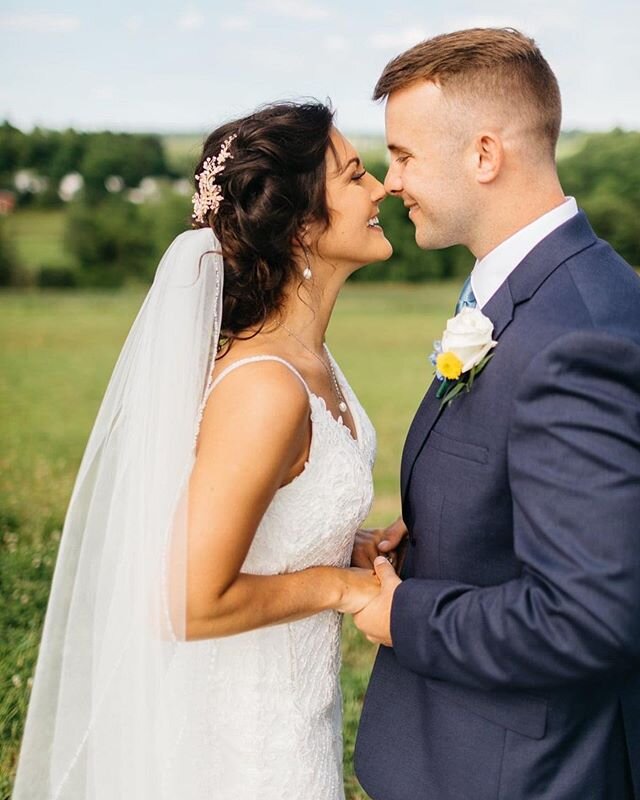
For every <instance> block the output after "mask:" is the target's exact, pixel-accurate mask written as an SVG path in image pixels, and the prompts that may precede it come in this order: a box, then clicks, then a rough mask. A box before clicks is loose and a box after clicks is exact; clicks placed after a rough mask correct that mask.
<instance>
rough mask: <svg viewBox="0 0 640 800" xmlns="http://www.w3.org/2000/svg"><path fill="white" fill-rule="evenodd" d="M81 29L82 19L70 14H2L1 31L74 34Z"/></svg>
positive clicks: (0, 16) (0, 19) (0, 15)
mask: <svg viewBox="0 0 640 800" xmlns="http://www.w3.org/2000/svg"><path fill="white" fill-rule="evenodd" d="M79 28H80V18H79V17H75V16H71V15H69V14H45V13H39V12H34V13H28V14H0V30H9V31H28V32H30V33H72V32H73V31H77V30H78V29H79Z"/></svg>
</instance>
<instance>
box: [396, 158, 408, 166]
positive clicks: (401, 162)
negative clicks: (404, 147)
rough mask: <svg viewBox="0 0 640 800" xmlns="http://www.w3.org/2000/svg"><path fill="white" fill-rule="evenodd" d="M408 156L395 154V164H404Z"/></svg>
mask: <svg viewBox="0 0 640 800" xmlns="http://www.w3.org/2000/svg"><path fill="white" fill-rule="evenodd" d="M408 158H409V156H397V158H396V164H404V163H405V161H406V160H407V159H408Z"/></svg>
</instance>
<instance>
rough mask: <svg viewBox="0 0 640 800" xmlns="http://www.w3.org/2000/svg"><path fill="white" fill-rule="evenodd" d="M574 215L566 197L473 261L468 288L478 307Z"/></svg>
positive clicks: (572, 202)
mask: <svg viewBox="0 0 640 800" xmlns="http://www.w3.org/2000/svg"><path fill="white" fill-rule="evenodd" d="M577 213H578V205H577V203H576V201H575V199H574V198H573V197H567V198H565V201H564V203H562V204H561V205H559V206H556V208H552V209H551V211H547V213H546V214H543V215H542V216H541V217H538V219H535V220H534V221H533V222H530V223H529V224H528V225H526V226H525V227H524V228H521V229H520V230H519V231H516V233H514V234H513V235H512V236H510V237H509V238H508V239H505V240H504V242H501V243H500V244H499V245H498V246H497V247H495V248H494V249H493V250H492V251H491V252H490V253H487V255H486V256H485V257H484V258H481V259H480V260H479V261H476V263H475V266H474V268H473V271H472V272H471V288H472V289H473V294H474V295H475V298H476V301H477V303H478V307H479V308H482V307H483V306H484V305H485V304H486V303H487V302H488V301H489V300H490V299H491V297H493V295H494V294H495V293H496V292H497V291H498V289H499V288H500V286H502V284H503V283H504V282H505V281H506V279H507V278H508V277H509V275H510V274H511V273H512V272H513V270H514V269H515V268H516V267H517V266H518V264H519V263H520V262H521V261H522V259H523V258H524V257H525V256H526V255H527V254H528V253H530V252H531V251H532V250H533V248H534V247H535V246H536V245H537V244H538V243H539V242H541V241H542V240H543V239H544V238H546V237H547V236H548V235H549V234H550V233H552V232H553V231H554V230H555V229H556V228H559V227H560V225H563V224H564V223H565V222H567V220H569V219H571V217H573V216H575V215H576V214H577Z"/></svg>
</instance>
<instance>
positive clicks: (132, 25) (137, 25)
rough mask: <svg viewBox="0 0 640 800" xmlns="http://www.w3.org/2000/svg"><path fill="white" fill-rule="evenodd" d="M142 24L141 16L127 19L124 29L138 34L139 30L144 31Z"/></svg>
mask: <svg viewBox="0 0 640 800" xmlns="http://www.w3.org/2000/svg"><path fill="white" fill-rule="evenodd" d="M142 24H143V22H142V17H141V16H139V15H136V16H133V17H127V18H126V19H125V21H124V27H125V28H126V29H127V30H128V31H129V32H130V33H137V32H138V31H139V30H142Z"/></svg>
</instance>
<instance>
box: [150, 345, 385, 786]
mask: <svg viewBox="0 0 640 800" xmlns="http://www.w3.org/2000/svg"><path fill="white" fill-rule="evenodd" d="M327 352H328V351H327ZM265 359H267V360H277V361H280V362H281V363H283V364H285V365H286V366H287V367H289V369H290V370H291V371H292V372H294V373H295V374H296V375H297V376H298V378H300V380H301V381H302V382H303V384H304V385H305V388H306V389H307V392H308V394H309V403H310V410H311V424H312V440H311V446H310V452H309V458H308V461H307V463H306V465H305V468H304V470H303V472H302V473H301V474H300V475H298V476H297V477H296V478H295V479H294V480H293V481H292V482H291V483H289V484H287V485H286V486H283V487H282V488H280V489H279V490H278V492H277V493H276V495H275V497H274V498H273V500H272V502H271V504H270V505H269V507H268V509H267V511H266V513H265V515H264V517H263V519H262V521H261V523H260V526H259V528H258V530H257V532H256V535H255V539H254V541H253V543H252V545H251V548H250V550H249V553H248V555H247V558H246V561H245V563H244V565H243V567H242V571H243V572H249V573H254V574H274V573H283V572H293V571H297V570H301V569H304V568H306V567H310V566H314V565H320V564H324V565H334V566H340V567H345V566H348V565H349V562H350V556H351V550H352V546H353V541H354V535H355V532H356V530H357V528H358V527H359V526H360V525H361V524H362V522H363V521H364V519H365V518H366V516H367V515H368V513H369V510H370V507H371V503H372V499H373V483H372V467H373V462H374V458H375V449H376V439H375V431H374V429H373V426H372V424H371V422H370V421H369V419H368V417H367V416H366V414H365V412H364V410H363V409H362V406H361V405H360V403H359V402H358V400H357V398H356V397H355V395H354V393H353V391H352V390H351V388H350V386H349V385H348V383H347V382H346V380H345V378H344V376H343V374H342V372H341V371H340V369H339V368H338V366H337V364H336V363H335V362H333V363H334V367H335V370H336V374H337V376H338V379H339V381H340V384H341V387H342V390H343V392H344V395H345V398H346V400H347V402H348V404H349V408H350V410H351V413H352V416H353V420H354V423H355V427H356V432H357V439H354V438H353V436H352V435H351V432H350V431H349V428H347V427H346V426H345V425H344V424H343V423H342V421H341V420H336V419H335V418H334V417H333V415H332V414H331V412H330V411H329V410H328V409H327V407H326V405H325V402H324V400H323V398H321V397H319V396H317V395H315V394H313V393H312V392H311V391H310V390H309V388H308V386H307V384H306V383H305V382H304V380H303V379H302V377H301V376H300V374H299V373H298V372H297V371H296V370H295V368H294V367H293V366H291V365H290V364H289V363H288V362H285V361H283V360H282V359H279V358H278V357H276V356H257V357H254V358H250V359H243V360H240V361H237V362H235V363H234V364H232V365H230V366H229V367H228V368H227V369H225V370H223V372H222V373H221V374H220V375H219V376H218V377H217V378H216V380H215V381H214V383H213V386H212V390H213V389H215V386H216V385H217V383H218V382H219V381H220V380H222V379H223V378H224V377H225V376H226V375H227V374H228V373H229V372H230V371H232V370H234V369H237V368H240V367H241V366H242V365H243V364H246V363H251V362H252V361H256V360H265ZM341 619H342V618H341V615H340V614H338V613H337V612H334V611H326V612H322V613H320V614H316V615H314V616H312V617H308V618H306V619H304V620H300V621H298V622H293V623H287V624H279V625H273V626H271V627H268V628H262V629H259V630H255V631H250V632H248V633H244V634H239V635H235V636H230V637H227V638H223V639H216V640H213V641H202V642H193V643H189V645H188V646H187V647H183V648H182V649H181V651H180V652H179V654H178V659H180V658H186V659H201V664H200V665H199V668H198V669H196V670H192V674H197V675H198V676H199V681H200V685H199V686H197V687H193V691H192V692H190V695H189V696H190V698H191V700H190V702H191V703H192V704H194V705H193V706H192V708H191V709H190V708H187V709H186V713H185V718H184V723H183V726H182V729H181V730H180V732H179V734H178V736H177V746H176V750H175V753H176V756H177V758H176V761H177V763H181V764H185V763H186V764H188V763H190V761H191V762H192V761H193V759H190V754H193V753H198V754H201V755H200V759H201V763H197V764H196V763H192V768H191V769H190V770H189V774H180V775H179V774H173V775H172V774H171V764H167V765H166V769H167V774H166V776H165V778H166V779H167V781H166V783H167V784H168V785H173V786H175V790H176V792H177V794H176V797H179V796H180V794H184V795H185V796H188V797H198V796H199V797H202V798H203V800H204V798H205V797H206V798H209V797H211V798H215V799H216V800H244V799H245V798H246V800H342V798H344V790H343V778H342V703H341V700H342V698H341V693H340V683H339V672H340V628H341ZM202 704H205V705H206V706H208V707H209V709H210V713H205V714H203V713H201V712H202ZM196 706H197V708H196ZM190 712H193V718H194V719H199V720H205V722H201V723H200V724H199V726H198V727H194V726H193V725H191V724H190V717H191V716H192V715H191V713H190ZM203 743H206V746H203ZM210 787H215V788H216V791H215V792H214V793H213V794H211V793H210Z"/></svg>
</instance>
